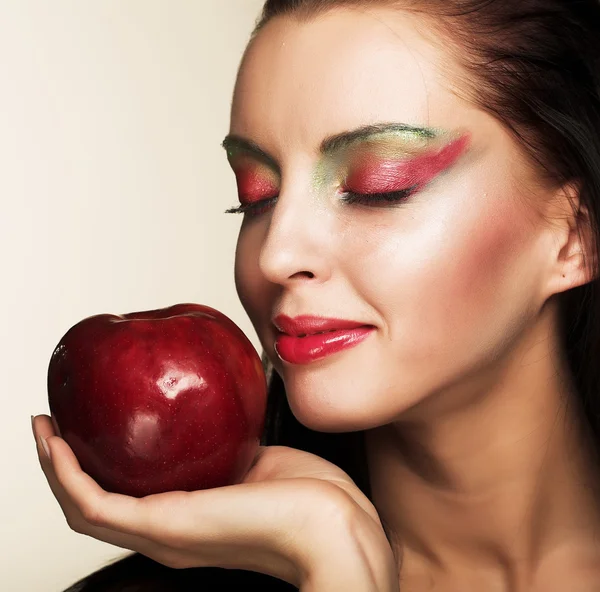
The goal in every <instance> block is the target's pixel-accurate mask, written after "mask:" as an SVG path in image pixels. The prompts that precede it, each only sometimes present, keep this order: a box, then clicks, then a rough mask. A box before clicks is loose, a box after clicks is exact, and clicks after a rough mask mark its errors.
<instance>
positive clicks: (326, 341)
mask: <svg viewBox="0 0 600 592" xmlns="http://www.w3.org/2000/svg"><path fill="white" fill-rule="evenodd" d="M273 324H274V325H275V326H276V327H277V329H279V331H280V333H279V334H278V335H277V337H276V338H275V344H274V347H275V351H276V352H277V355H278V356H279V357H280V358H281V359H282V360H283V361H284V362H287V363H289V364H309V363H311V362H315V361H317V360H321V359H323V358H326V357H328V356H330V355H332V354H335V353H338V352H340V351H342V350H345V349H348V348H352V347H355V346H357V345H358V344H359V343H362V342H363V341H364V340H365V339H366V338H367V337H368V336H369V335H370V334H371V333H373V332H374V331H375V327H374V326H373V325H365V324H364V323H359V322H356V321H347V320H344V319H326V318H323V317H311V316H299V317H295V318H290V317H288V316H285V315H279V316H277V317H275V319H273Z"/></svg>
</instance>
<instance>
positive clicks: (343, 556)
mask: <svg viewBox="0 0 600 592" xmlns="http://www.w3.org/2000/svg"><path fill="white" fill-rule="evenodd" d="M434 33H435V32H434V30H433V29H432V28H431V26H430V24H429V23H427V21H425V20H424V19H423V17H416V16H414V15H410V14H408V13H406V12H402V11H398V10H390V9H384V8H372V9H368V10H360V11H358V10H347V9H344V10H341V9H336V10H333V11H330V12H328V13H326V14H324V15H322V16H319V17H317V18H316V19H313V20H309V21H298V20H297V19H295V18H293V17H292V18H290V17H282V18H277V19H275V20H273V21H271V22H270V23H269V24H268V25H267V26H266V27H265V28H264V29H263V30H262V31H261V32H260V34H259V35H258V36H257V38H256V39H255V40H254V41H253V42H252V44H251V46H250V47H249V49H248V52H247V53H246V55H245V58H244V61H243V63H242V66H241V69H240V73H239V77H238V80H237V83H236V89H235V94H234V100H233V106H232V117H231V128H230V132H231V134H234V135H235V136H237V137H242V138H245V139H247V140H249V141H251V142H253V143H254V144H256V145H258V146H259V147H260V148H261V149H262V150H263V151H264V152H266V153H268V154H269V155H270V158H271V160H272V161H273V162H274V163H275V165H276V168H277V169H278V173H277V175H276V176H275V177H274V176H273V174H272V172H273V171H272V166H271V168H270V170H269V179H270V182H271V181H272V180H273V178H275V179H276V181H277V182H278V183H279V187H278V197H277V199H276V200H273V201H271V202H270V204H269V207H268V208H266V209H265V210H264V211H263V212H261V213H260V214H258V215H256V216H249V215H246V216H245V218H244V221H243V223H242V227H241V229H240V234H239V241H238V248H237V254H236V265H235V276H236V286H237V289H238V294H239V296H240V299H241V302H242V304H243V305H244V308H245V310H246V311H247V313H248V315H249V317H250V319H251V321H252V323H253V325H254V327H255V329H256V331H257V334H258V336H259V339H260V341H261V344H262V346H263V347H264V349H265V351H266V353H267V355H268V356H269V357H270V359H271V360H272V361H273V363H274V365H275V368H276V369H277V371H278V372H279V373H280V374H281V376H282V377H283V378H284V381H285V384H286V390H287V394H288V398H289V401H290V405H291V407H292V410H293V412H294V413H295V415H296V417H297V418H298V419H299V420H300V421H301V422H302V423H304V424H305V425H307V426H308V427H310V428H312V429H316V430H322V431H330V432H341V431H351V430H366V438H367V439H366V442H367V452H368V457H369V469H370V477H371V484H372V489H373V500H374V506H373V505H372V504H371V503H370V502H369V501H368V500H367V499H366V498H365V497H364V496H363V495H362V493H360V491H358V489H357V488H356V487H355V485H354V484H353V483H352V481H351V480H350V479H349V477H348V476H347V475H345V474H344V473H343V472H342V471H340V470H339V469H338V468H337V467H334V466H333V465H331V464H330V463H327V462H326V461H324V460H322V459H319V458H318V457H315V456H314V455H307V453H301V452H299V451H293V450H291V449H289V448H285V447H273V448H272V449H268V450H263V451H262V454H261V456H260V457H259V459H258V461H257V465H255V468H254V469H253V470H252V471H251V473H250V474H249V476H248V477H247V479H246V482H245V483H244V484H243V485H236V486H233V487H229V488H222V489H217V490H211V491H205V492H194V493H190V494H180V493H168V494H161V495H160V496H150V497H148V498H144V499H142V500H135V499H133V498H127V497H125V496H118V495H115V494H109V493H106V492H104V491H102V490H101V489H100V488H99V487H98V486H97V484H95V483H94V482H93V481H92V480H91V479H90V478H89V477H88V476H87V475H85V474H84V473H82V472H81V470H80V468H79V466H78V463H77V461H76V459H75V457H74V456H73V454H72V452H71V450H70V449H69V447H68V446H67V444H66V443H65V442H64V440H62V439H61V438H60V437H59V436H58V435H57V434H56V432H55V431H54V428H53V426H52V424H51V421H50V419H49V418H48V417H47V416H43V417H38V418H36V421H35V429H36V431H37V434H38V435H39V436H41V437H42V438H45V439H47V440H46V443H47V444H48V445H49V448H50V450H51V456H52V461H50V459H49V458H48V457H46V456H45V455H44V452H43V451H42V449H41V446H40V445H39V444H38V453H39V455H40V462H41V465H42V468H43V470H44V472H45V474H46V477H47V478H48V481H49V483H50V486H51V488H52V490H53V492H54V494H55V496H56V497H57V499H58V501H59V503H60V505H61V508H62V510H63V512H64V513H65V516H66V517H67V520H68V522H69V524H70V526H71V527H72V528H74V529H75V530H77V531H78V532H82V533H84V534H87V535H90V536H94V537H95V538H98V539H100V540H104V541H107V542H111V543H113V544H116V545H118V546H121V547H124V548H127V549H133V550H137V551H140V552H142V553H144V554H146V555H149V556H150V557H153V558H155V559H157V560H158V561H161V562H163V563H166V564H167V565H174V566H192V565H194V566H195V565H229V564H233V563H235V561H239V559H237V558H239V557H247V558H248V559H246V560H245V561H247V562H248V563H249V564H251V565H250V568H251V569H255V570H256V571H264V572H265V573H271V574H273V575H277V576H278V577H282V579H286V580H287V581H291V582H292V583H296V584H297V585H300V586H301V588H302V589H303V590H318V591H319V592H320V591H321V590H322V591H325V590H327V591H329V590H356V591H359V590H360V591H363V590H397V589H398V588H399V586H400V587H401V588H402V590H403V591H409V592H422V591H425V590H443V591H444V592H454V591H457V592H458V591H459V590H460V592H469V591H477V592H480V591H483V590H485V591H494V592H503V591H509V590H510V591H511V592H512V591H525V590H527V591H529V592H530V591H533V592H541V591H544V592H553V591H556V592H558V591H559V590H560V591H561V592H564V590H567V589H568V590H572V591H576V592H588V591H589V592H592V590H596V589H597V588H598V586H599V585H600V570H599V569H598V567H597V566H598V565H600V552H599V549H598V545H597V543H596V540H595V537H596V536H597V535H598V527H599V526H600V512H599V509H598V501H597V499H598V498H595V497H594V493H593V491H592V485H596V476H595V473H594V469H593V468H592V466H591V458H590V453H589V450H590V449H589V447H588V446H587V443H586V442H585V439H584V437H583V435H582V430H581V429H580V427H579V418H578V416H577V415H576V409H575V408H574V406H573V405H565V401H569V400H574V398H573V394H572V391H571V389H572V385H571V380H570V376H569V373H568V368H567V364H566V361H565V357H564V353H563V352H562V351H561V349H560V346H559V341H558V332H557V312H558V309H557V303H556V299H555V298H553V296H554V295H556V294H559V293H561V292H564V291H565V290H568V289H571V288H573V287H576V286H578V285H582V284H583V283H585V282H587V281H590V279H591V278H590V274H589V271H588V270H587V269H586V268H585V266H584V263H583V259H582V255H581V254H582V251H583V249H584V246H585V245H584V244H582V243H581V242H580V240H579V237H578V235H577V232H576V230H577V225H578V224H580V223H581V220H580V219H579V218H575V217H574V216H573V215H572V214H571V210H570V205H569V198H570V199H572V200H574V201H575V202H576V200H577V193H576V190H575V188H572V187H560V188H549V187H547V186H544V185H543V184H542V183H541V182H540V181H539V179H538V178H537V176H536V171H535V168H534V167H532V166H531V164H530V162H529V161H528V159H527V158H526V156H525V154H524V153H523V152H522V150H521V148H520V147H519V145H518V144H517V143H516V141H515V140H514V139H513V138H512V136H510V134H509V133H508V131H507V130H506V129H505V128H504V127H503V126H502V125H501V124H500V123H499V122H498V121H496V120H495V119H494V118H493V117H491V116H490V115H489V114H487V113H485V112H483V111H482V110H480V109H479V108H477V107H475V106H473V105H471V104H470V103H469V102H468V101H467V100H465V99H464V98H461V95H460V92H458V91H460V89H459V88H458V87H457V85H458V81H459V80H461V79H462V78H461V77H460V76H459V73H460V74H462V73H461V72H460V66H459V65H458V64H456V63H455V62H454V57H453V55H451V54H450V53H448V51H447V47H448V44H445V43H443V42H440V37H439V36H438V35H436V34H434ZM389 122H402V123H407V124H412V125H416V126H428V127H432V128H436V129H442V130H446V131H448V132H457V133H463V132H467V133H468V134H469V137H470V144H469V149H468V151H467V152H466V153H465V154H464V155H462V157H461V158H460V159H459V160H457V161H456V162H455V163H454V164H453V165H452V167H450V168H449V169H448V170H445V171H444V172H443V173H442V174H440V175H439V176H438V177H436V178H435V179H433V180H432V181H431V182H430V183H429V184H428V185H427V186H426V187H424V188H421V189H420V191H419V192H417V193H416V194H415V195H413V196H411V198H410V199H409V200H407V201H406V202H405V203H402V204H401V205H390V204H386V205H382V204H377V205H372V206H370V205H364V204H346V203H343V201H342V200H341V199H340V197H341V193H340V192H341V191H342V189H343V183H344V181H345V180H346V178H347V177H346V175H347V174H348V173H349V172H351V171H349V168H348V167H350V166H352V165H351V164H349V163H347V162H346V161H345V160H344V156H341V157H340V158H339V160H336V162H335V164H331V167H330V169H328V170H329V175H328V176H327V179H328V181H327V182H326V183H325V182H322V179H323V177H322V176H321V177H320V179H321V182H315V171H319V170H321V169H320V167H321V166H322V155H321V154H320V153H319V147H320V145H321V143H322V142H323V140H324V138H326V137H328V136H330V135H332V134H339V133H343V132H346V131H348V130H353V129H356V128H359V127H362V126H365V125H372V124H377V123H389ZM361 149H364V150H367V147H364V148H361V147H358V148H357V151H360V150H361ZM386 150H388V148H386ZM397 150H398V154H399V155H402V154H404V155H406V151H405V149H404V147H403V146H401V145H398V147H397ZM392 152H393V149H392ZM386 154H387V155H389V151H388V152H386ZM352 158H353V159H356V158H358V159H360V155H359V156H358V157H357V156H356V153H353V156H352ZM232 166H234V171H235V166H236V165H235V164H233V165H232ZM261 166H264V162H263V161H261V162H259V163H256V168H257V169H258V168H260V167H261ZM236 172H238V173H239V171H236ZM241 197H242V198H243V196H241ZM255 197H256V196H254V197H253V198H255ZM265 197H266V196H265ZM270 197H272V196H270ZM584 230H585V228H584ZM584 238H585V233H584ZM281 313H283V314H287V315H289V316H296V315H300V314H312V315H319V316H326V317H335V318H347V319H353V320H358V321H361V322H364V323H365V324H370V325H373V326H374V327H375V328H376V331H374V332H373V334H372V335H371V336H370V337H369V338H368V339H367V340H365V341H364V342H362V343H361V344H360V345H358V346H357V347H355V348H353V349H350V350H346V351H343V352H339V353H338V354H335V355H333V356H331V357H328V358H325V359H323V360H320V361H317V362H314V363H311V364H306V365H292V364H289V363H286V362H283V361H282V360H281V359H280V358H279V357H278V356H277V353H276V351H275V349H274V340H275V335H276V332H275V328H274V327H273V325H272V323H271V320H272V318H273V317H274V316H276V315H277V314H281ZM263 462H264V463H265V464H266V468H265V467H263ZM257 467H258V468H257ZM290 470H293V474H291V475H290V474H289V473H288V471H290ZM289 477H291V479H290V478H289ZM274 507H277V508H279V512H278V513H277V514H276V515H275V516H273V515H272V514H270V513H269V512H272V509H273V508H274ZM247 508H252V515H251V516H250V515H248V511H247ZM163 515H168V516H169V520H168V521H167V520H164V519H161V516H163ZM232 516H234V517H235V520H232V519H231V518H232ZM190 517H191V518H190ZM196 517H198V519H196ZM380 517H381V518H383V519H385V521H386V524H387V525H389V527H390V532H391V534H392V535H393V536H392V541H391V542H390V543H388V540H387V538H386V536H385V534H384V532H383V529H382V528H381V522H380ZM240 548H244V552H243V553H241V552H240ZM236 566H237V567H244V566H243V565H239V563H238V564H236Z"/></svg>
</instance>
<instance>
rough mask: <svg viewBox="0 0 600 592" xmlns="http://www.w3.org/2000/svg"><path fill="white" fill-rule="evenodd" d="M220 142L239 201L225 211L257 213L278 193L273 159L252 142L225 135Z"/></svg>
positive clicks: (277, 175)
mask: <svg viewBox="0 0 600 592" xmlns="http://www.w3.org/2000/svg"><path fill="white" fill-rule="evenodd" d="M223 146H224V148H225V149H226V151H227V159H228V160H229V163H230V165H231V168H232V169H233V172H234V174H235V178H236V183H237V189H238V197H239V200H240V202H241V204H242V205H241V207H235V208H230V209H228V210H227V212H226V213H237V212H239V211H243V212H251V213H254V214H256V213H260V211H262V210H263V209H265V208H266V207H268V205H269V204H270V202H271V201H274V200H275V199H277V196H278V194H279V184H280V178H279V177H280V175H279V169H278V167H277V165H276V163H275V162H274V161H273V160H272V159H271V158H270V157H269V156H268V155H267V154H266V153H264V152H263V151H262V150H260V148H258V147H257V146H256V145H254V144H253V143H252V142H247V141H245V140H241V139H239V140H238V139H233V140H232V139H230V138H229V137H228V138H226V139H225V141H224V142H223Z"/></svg>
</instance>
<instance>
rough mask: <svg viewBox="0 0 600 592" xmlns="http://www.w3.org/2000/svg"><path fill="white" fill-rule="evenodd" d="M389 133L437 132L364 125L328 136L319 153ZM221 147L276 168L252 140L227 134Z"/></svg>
mask: <svg viewBox="0 0 600 592" xmlns="http://www.w3.org/2000/svg"><path fill="white" fill-rule="evenodd" d="M390 133H391V134H393V133H405V134H409V135H414V136H418V137H421V138H435V137H436V136H437V135H438V133H439V132H437V131H436V130H434V129H432V128H426V127H415V126H412V125H408V124H405V123H378V124H373V125H365V126H362V127H359V128H357V129H354V130H350V131H346V132H342V133H339V134H334V135H332V136H328V137H327V138H325V139H324V140H323V141H322V142H321V145H320V147H319V151H320V153H321V154H333V153H335V152H339V151H340V150H342V149H344V148H348V147H349V146H351V145H352V144H355V143H357V142H364V141H365V140H371V139H373V138H374V137H376V136H380V135H385V134H390ZM221 145H222V146H223V148H225V150H226V151H227V153H228V154H229V153H230V152H231V151H232V150H241V151H244V152H250V153H251V154H254V155H255V156H257V157H259V158H260V159H261V160H266V161H267V162H268V163H270V164H272V165H273V166H274V167H277V166H278V165H277V162H276V160H275V159H274V158H273V157H272V156H271V155H270V154H269V153H268V152H265V151H264V150H263V149H262V148H261V147H260V146H259V145H258V144H256V143H255V142H253V141H252V140H248V139H246V138H244V137H242V136H238V135H236V134H229V135H227V136H226V137H225V139H224V140H223V142H222V144H221Z"/></svg>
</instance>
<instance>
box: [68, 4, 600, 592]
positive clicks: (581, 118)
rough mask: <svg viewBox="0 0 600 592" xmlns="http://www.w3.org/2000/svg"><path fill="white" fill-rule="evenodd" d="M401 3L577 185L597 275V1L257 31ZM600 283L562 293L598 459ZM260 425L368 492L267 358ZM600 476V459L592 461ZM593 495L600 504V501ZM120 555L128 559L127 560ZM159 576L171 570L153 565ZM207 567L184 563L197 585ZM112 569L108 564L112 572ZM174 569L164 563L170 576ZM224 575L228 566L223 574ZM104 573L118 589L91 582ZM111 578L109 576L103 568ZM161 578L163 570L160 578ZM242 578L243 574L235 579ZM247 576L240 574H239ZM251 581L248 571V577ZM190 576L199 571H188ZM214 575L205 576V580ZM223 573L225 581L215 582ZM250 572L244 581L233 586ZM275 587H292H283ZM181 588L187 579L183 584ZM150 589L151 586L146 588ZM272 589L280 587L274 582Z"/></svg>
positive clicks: (511, 123)
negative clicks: (352, 17)
mask: <svg viewBox="0 0 600 592" xmlns="http://www.w3.org/2000/svg"><path fill="white" fill-rule="evenodd" d="M375 5H388V6H396V7H398V8H401V9H406V10H410V11H413V12H420V13H421V14H422V15H423V16H424V17H426V18H427V19H428V20H429V21H430V22H431V23H432V24H433V25H434V27H436V29H437V30H438V31H439V32H440V33H441V38H443V39H444V41H448V42H450V44H449V47H450V48H451V49H452V48H453V49H454V50H455V55H456V56H457V57H458V58H459V59H460V62H461V65H462V66H463V67H464V72H465V74H466V76H465V79H464V81H461V82H463V84H462V85H461V88H463V90H464V92H465V95H466V96H467V97H468V98H469V100H471V101H472V102H473V103H474V104H477V105H478V106H479V107H480V108H481V109H483V110H485V111H487V112H489V113H491V114H492V115H493V116H494V117H496V119H497V120H498V121H500V122H501V123H502V124H504V125H505V126H506V128H507V129H509V130H510V131H511V133H513V134H514V136H515V138H516V139H517V140H518V141H519V142H520V144H521V145H522V147H523V149H524V150H525V152H526V154H527V155H528V156H530V157H531V159H532V160H533V161H534V162H535V163H536V166H537V168H538V170H539V172H540V174H541V175H542V176H543V177H544V178H545V179H547V180H548V181H550V182H552V183H555V184H556V185H557V186H560V185H564V184H569V183H573V184H576V186H577V187H579V189H580V210H581V211H580V212H578V215H579V216H583V212H586V213H587V219H588V221H589V224H590V228H591V236H592V240H593V244H592V245H590V252H589V253H587V256H588V260H589V265H590V267H591V268H592V269H593V270H594V271H595V272H596V275H595V277H596V278H598V272H599V269H598V268H599V263H598V261H599V260H600V253H599V249H600V227H599V220H600V2H599V1H598V0H420V1H419V0H412V1H411V0H404V1H402V0H400V1H399V0H267V2H266V3H265V4H264V7H263V11H262V15H261V17H260V19H259V21H258V24H257V27H256V30H255V32H254V35H256V34H258V33H259V32H260V30H261V29H262V28H263V27H265V26H266V25H267V24H268V23H269V22H270V21H271V20H272V19H275V18H278V17H282V16H291V17H293V18H298V19H300V20H302V19H310V18H315V17H316V16H318V15H319V14H321V13H323V12H325V11H328V10H331V9H334V8H339V7H348V8H352V7H353V8H359V9H360V8H364V7H370V6H375ZM598 288H599V280H598V279H595V280H594V281H592V282H590V283H588V284H586V285H584V286H581V287H578V288H574V289H572V290H569V291H568V292H565V293H564V294H560V295H558V297H559V302H560V330H561V336H562V344H563V347H564V351H565V352H566V354H567V357H568V362H569V365H570V369H571V372H572V374H573V378H574V380H575V385H576V387H577V393H578V397H579V401H578V403H580V405H581V409H582V414H583V417H584V419H585V423H586V426H587V427H588V428H589V431H590V433H591V434H592V438H593V442H594V446H595V448H596V452H597V453H599V454H598V456H600V374H599V368H600V363H599V361H600V291H599V290H598ZM263 363H264V365H265V369H266V371H267V374H268V377H269V399H268V409H267V423H266V428H265V432H264V435H263V439H262V443H263V444H266V445H274V444H279V445H286V446H292V447H295V448H300V449H303V450H307V451H309V452H313V453H315V454H318V455H319V456H322V457H323V458H326V459H327V460H330V461H332V462H334V463H336V464H337V465H338V466H340V467H341V468H342V469H344V470H345V471H346V472H347V473H348V474H349V475H350V476H351V477H352V478H353V479H354V481H355V482H356V484H357V485H358V486H359V487H360V488H361V489H362V491H363V492H364V493H365V494H366V495H367V496H370V490H369V480H368V471H367V464H366V459H365V454H364V441H363V433H361V432H355V433H348V434H327V433H318V432H314V431H312V430H309V429H308V428H306V427H305V426H303V425H302V424H300V423H299V422H298V421H297V420H296V419H295V417H294V416H293V414H292V412H291V410H290V407H289V405H288V403H287V398H286V395H285V388H284V384H283V382H282V380H281V378H280V376H279V375H278V374H277V373H276V372H275V371H274V370H273V368H272V366H271V365H270V364H269V362H268V360H267V359H266V358H264V357H263ZM598 470H599V474H600V467H599V468H598ZM599 502H600V500H599ZM127 561H129V562H130V564H129V565H128V564H127ZM151 564H152V565H154V564H153V563H152V562H150V560H146V559H145V558H140V557H139V556H137V555H134V556H133V557H132V558H129V559H126V560H124V561H121V562H118V563H116V564H114V565H113V566H109V567H107V568H105V569H104V570H102V571H101V572H97V574H94V575H92V576H90V578H89V579H88V580H87V581H88V582H89V584H88V585H84V584H85V581H84V582H81V583H80V584H79V585H80V586H81V587H74V588H72V589H71V592H76V591H80V590H81V592H94V591H98V592H100V590H102V592H108V590H111V591H114V592H125V590H128V591H129V590H137V589H142V588H130V587H127V586H128V585H133V584H134V583H135V582H138V583H139V582H141V581H142V580H141V578H144V577H145V574H146V573H147V572H148V569H149V567H148V566H149V565H151ZM153 569H156V570H158V571H160V573H162V574H167V573H169V570H168V568H162V567H159V566H154V567H153ZM211 569H212V568H204V569H199V570H183V571H185V572H188V573H187V574H186V575H189V579H188V580H186V581H187V582H188V583H187V584H185V583H184V584H181V586H180V587H178V586H179V584H176V583H175V582H176V580H177V579H178V578H179V580H180V581H183V576H182V575H181V574H176V573H171V575H169V576H168V577H169V578H171V579H170V580H169V581H171V582H172V586H171V587H169V588H166V587H165V588H161V589H168V590H188V589H190V590H191V589H192V586H193V584H192V582H194V581H196V582H198V583H205V582H206V581H207V577H208V574H209V573H216V572H214V571H210V570H211ZM111 570H112V571H111ZM173 571H174V570H171V572H173ZM223 571H226V570H223ZM100 573H103V574H104V576H105V577H106V578H109V579H110V581H112V582H113V583H114V587H109V586H108V584H107V585H106V586H105V587H94V585H93V578H94V577H97V575H98V574H100ZM110 574H112V577H111V576H110ZM165 577H167V576H165ZM240 577H242V576H241V575H240ZM244 577H245V576H244ZM247 577H248V578H250V577H255V575H253V574H249V573H248V576H247ZM195 578H197V579H195ZM211 581H212V580H211ZM222 581H225V580H222ZM246 581H250V580H249V579H248V580H242V579H240V580H239V582H240V583H242V582H246ZM281 584H282V588H281V589H282V590H283V589H289V588H285V587H283V586H287V584H284V583H283V582H282V583H281ZM187 586H190V587H189V588H188V587H187ZM143 589H144V590H146V588H143ZM272 589H275V588H272Z"/></svg>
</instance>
